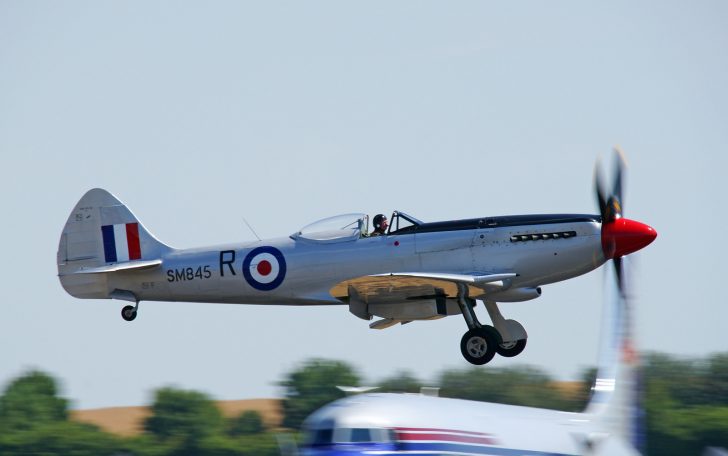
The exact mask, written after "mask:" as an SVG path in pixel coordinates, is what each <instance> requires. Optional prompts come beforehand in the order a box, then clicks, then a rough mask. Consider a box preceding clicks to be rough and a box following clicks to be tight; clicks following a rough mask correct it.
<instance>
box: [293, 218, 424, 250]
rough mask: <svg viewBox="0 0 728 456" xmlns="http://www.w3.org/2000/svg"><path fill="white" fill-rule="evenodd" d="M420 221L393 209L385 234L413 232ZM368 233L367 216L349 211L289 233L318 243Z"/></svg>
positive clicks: (366, 234)
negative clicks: (349, 212)
mask: <svg viewBox="0 0 728 456" xmlns="http://www.w3.org/2000/svg"><path fill="white" fill-rule="evenodd" d="M421 224H422V222H421V221H419V220H417V219H416V218H414V217H412V216H411V215H407V214H405V213H404V212H399V211H394V212H393V213H392V219H391V220H390V222H389V229H388V230H387V234H406V233H411V232H414V231H415V229H416V227H417V226H418V225H421ZM368 235H369V216H368V215H367V214H364V213H359V212H355V213H351V214H342V215H336V216H334V217H328V218H325V219H323V220H319V221H317V222H314V223H311V224H309V225H306V226H304V227H303V228H301V229H300V230H298V231H296V232H295V233H293V234H292V235H291V238H292V239H295V240H304V241H311V242H319V243H337V242H347V241H354V240H356V239H360V238H362V237H367V236H368Z"/></svg>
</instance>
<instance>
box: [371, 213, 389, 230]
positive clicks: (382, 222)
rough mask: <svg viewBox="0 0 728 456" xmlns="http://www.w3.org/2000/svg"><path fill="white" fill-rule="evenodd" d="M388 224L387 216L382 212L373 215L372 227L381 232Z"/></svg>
mask: <svg viewBox="0 0 728 456" xmlns="http://www.w3.org/2000/svg"><path fill="white" fill-rule="evenodd" d="M388 226H389V224H388V223H387V217H385V215H384V214H377V215H375V216H374V229H375V230H377V231H379V232H380V233H383V232H384V230H386V229H387V227H388Z"/></svg>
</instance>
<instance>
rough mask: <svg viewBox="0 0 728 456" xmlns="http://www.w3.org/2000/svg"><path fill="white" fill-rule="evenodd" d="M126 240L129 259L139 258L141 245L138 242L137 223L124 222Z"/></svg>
mask: <svg viewBox="0 0 728 456" xmlns="http://www.w3.org/2000/svg"><path fill="white" fill-rule="evenodd" d="M126 241H127V244H128V245H129V260H141V258H142V247H141V244H140V242H139V224H138V223H127V224H126Z"/></svg>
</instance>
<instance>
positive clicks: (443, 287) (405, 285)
mask: <svg viewBox="0 0 728 456" xmlns="http://www.w3.org/2000/svg"><path fill="white" fill-rule="evenodd" d="M517 275H518V274H516V273H512V272H508V273H497V274H487V273H472V274H453V273H446V272H442V273H439V272H393V273H388V274H375V275H368V276H362V277H357V278H354V279H349V280H344V281H342V282H339V283H338V284H336V285H335V286H334V287H333V288H332V289H331V295H332V296H334V297H336V298H338V299H342V300H348V299H349V298H351V296H350V295H351V293H350V291H351V290H352V289H353V291H354V292H355V293H356V294H357V299H361V300H362V301H365V302H367V303H369V304H373V303H385V302H403V301H407V300H413V299H425V298H432V297H435V296H445V297H448V298H455V297H457V294H458V284H464V285H466V286H467V287H468V291H469V294H468V295H469V296H470V297H471V298H475V297H478V296H482V295H485V294H487V293H492V292H496V291H500V290H502V289H503V288H504V287H506V284H507V281H508V280H509V279H512V278H514V277H516V276H517Z"/></svg>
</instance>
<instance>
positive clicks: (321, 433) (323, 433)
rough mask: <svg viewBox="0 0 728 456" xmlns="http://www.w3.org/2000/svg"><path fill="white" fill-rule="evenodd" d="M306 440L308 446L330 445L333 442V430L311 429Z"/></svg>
mask: <svg viewBox="0 0 728 456" xmlns="http://www.w3.org/2000/svg"><path fill="white" fill-rule="evenodd" d="M307 440H308V443H309V444H310V445H330V444H331V443H332V442H333V440H334V430H333V429H331V428H328V429H313V430H312V431H311V432H310V434H309V436H308V439H307Z"/></svg>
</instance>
